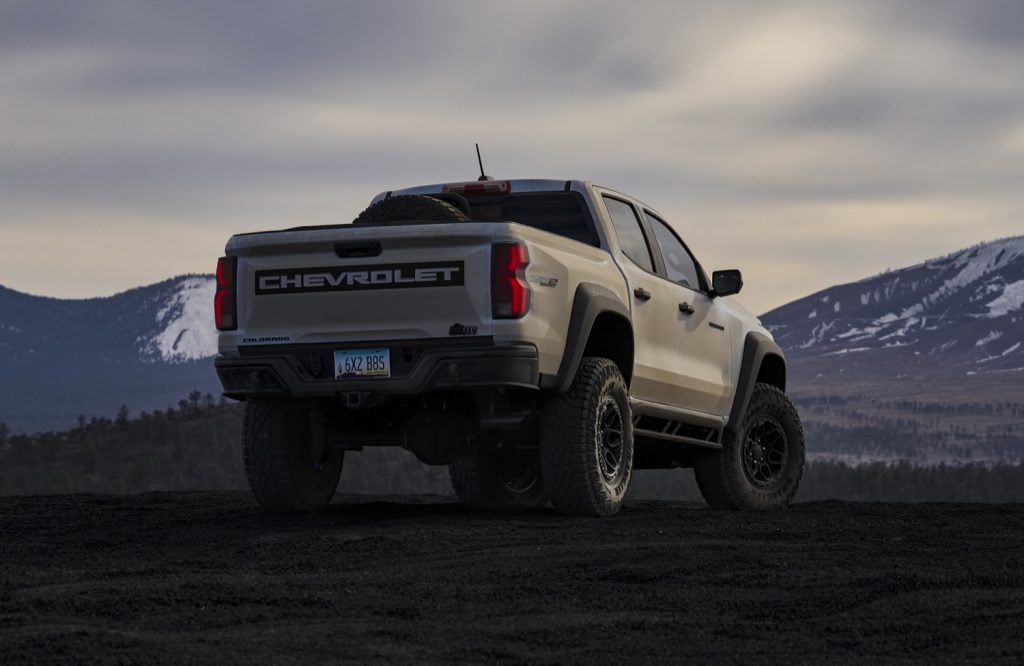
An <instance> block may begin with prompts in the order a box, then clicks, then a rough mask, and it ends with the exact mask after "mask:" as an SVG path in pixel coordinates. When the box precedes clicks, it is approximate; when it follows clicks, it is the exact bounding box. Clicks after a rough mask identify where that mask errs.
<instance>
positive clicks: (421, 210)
mask: <svg viewBox="0 0 1024 666" xmlns="http://www.w3.org/2000/svg"><path fill="white" fill-rule="evenodd" d="M406 220H430V221H434V222H466V221H468V220H469V217H467V216H466V214H465V213H463V212H462V211H461V210H459V209H458V208H456V207H455V206H453V205H451V204H450V203H447V202H444V201H441V200H440V199H435V198H434V197H428V196H424V195H418V194H403V195H400V196H397V197H388V198H387V199H381V200H380V201H378V202H377V203H374V204H370V205H369V206H367V208H366V210H364V211H363V212H362V213H360V214H359V217H357V218H356V219H355V220H353V221H352V224H374V223H378V222H404V221H406Z"/></svg>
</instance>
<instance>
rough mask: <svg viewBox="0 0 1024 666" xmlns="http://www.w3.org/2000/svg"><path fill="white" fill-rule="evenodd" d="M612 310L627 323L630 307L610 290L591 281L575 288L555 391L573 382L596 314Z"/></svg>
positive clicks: (562, 391) (560, 391)
mask: <svg viewBox="0 0 1024 666" xmlns="http://www.w3.org/2000/svg"><path fill="white" fill-rule="evenodd" d="M606 312H611V313H614V314H617V315H619V316H621V317H622V318H623V319H625V320H626V321H627V322H630V328H632V322H631V320H630V317H629V308H628V306H626V304H624V303H623V302H622V301H621V300H620V299H619V298H618V297H617V296H616V295H615V294H614V293H613V292H612V291H611V290H610V289H608V288H607V287H602V286H601V285H598V284H594V283H592V282H581V283H580V284H579V285H578V286H577V287H576V293H575V295H574V296H573V300H572V315H571V317H570V319H569V329H568V332H567V333H566V336H565V350H564V351H563V352H562V362H561V363H560V364H559V365H558V375H557V376H556V377H555V378H554V380H555V381H554V385H553V387H552V388H554V389H555V390H556V391H557V392H558V393H564V392H566V391H568V390H569V386H570V385H572V380H573V377H575V376H576V369H577V368H579V366H580V360H582V358H583V351H584V349H585V348H586V346H587V340H588V339H589V338H590V331H591V330H592V329H593V328H594V322H595V321H596V320H597V318H598V316H599V315H601V314H604V313H606Z"/></svg>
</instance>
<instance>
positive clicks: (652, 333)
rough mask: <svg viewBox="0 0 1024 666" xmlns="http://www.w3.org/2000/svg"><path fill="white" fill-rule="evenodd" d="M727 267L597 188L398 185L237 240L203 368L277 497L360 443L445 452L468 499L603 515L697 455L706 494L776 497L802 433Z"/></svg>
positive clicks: (778, 362)
mask: <svg viewBox="0 0 1024 666" xmlns="http://www.w3.org/2000/svg"><path fill="white" fill-rule="evenodd" d="M742 284H743V283H742V277H741V275H740V272H739V271H737V270H726V271H716V272H714V273H713V274H712V276H711V278H710V279H709V278H708V277H707V275H706V274H705V272H704V270H703V269H702V268H701V265H700V264H699V263H698V261H697V260H696V258H695V257H694V256H693V254H692V253H691V252H690V250H689V248H687V246H686V244H685V243H684V242H683V241H682V239H681V238H680V236H679V235H678V233H677V231H676V229H675V228H673V226H672V225H670V224H669V223H668V222H667V221H666V220H665V218H664V217H663V216H662V215H660V214H658V213H657V212H656V211H655V210H654V209H653V208H651V207H650V206H648V205H646V204H644V203H642V202H640V201H637V200H636V199H633V198H632V197H629V196H626V195H624V194H621V193H619V192H616V191H614V190H610V189H608V188H605V187H601V186H599V185H595V184H593V183H589V182H583V181H575V180H569V181H562V180H557V181H556V180H490V179H489V180H480V181H472V182H464V183H448V184H438V185H429V186H423V187H414V188H409V189H405V190H398V191H393V192H385V193H383V194H380V195H378V196H377V197H376V198H375V199H374V200H373V202H372V203H371V204H370V206H369V207H368V208H367V209H366V210H365V211H363V213H362V214H360V215H359V217H358V218H356V219H355V221H354V222H353V223H351V224H339V225H331V226H318V227H296V228H293V229H285V230H282V231H271V232H262V233H251V234H239V235H236V236H233V237H232V238H231V239H230V240H229V241H228V244H227V250H226V256H224V257H222V258H221V259H220V262H219V264H218V267H217V295H216V299H215V310H216V320H217V327H218V329H219V330H220V336H219V351H220V353H219V355H218V356H217V359H216V361H215V363H216V369H217V373H218V375H219V377H220V380H221V383H222V384H223V386H224V393H225V395H227V396H229V397H231V398H236V399H239V400H244V401H245V402H246V411H245V428H244V442H243V456H244V461H245V470H246V475H247V477H248V480H249V485H250V488H251V489H252V492H253V494H254V495H255V497H256V500H257V501H258V502H259V504H260V505H261V506H263V507H264V508H266V509H267V510H270V511H282V512H287V511H313V510H317V509H319V508H321V507H323V506H324V505H326V504H327V503H328V502H330V500H331V497H332V496H333V495H334V492H335V490H336V487H337V485H338V479H339V475H340V473H341V467H342V463H343V460H344V455H345V452H346V451H358V450H361V449H363V448H364V447H367V446H401V447H404V448H406V449H408V450H410V451H412V452H413V453H414V454H415V455H416V456H417V457H418V458H419V459H420V460H422V461H423V462H424V463H427V464H432V465H448V466H449V471H450V476H451V480H452V485H453V487H454V490H455V492H456V493H457V494H458V496H459V497H460V498H461V499H462V500H463V501H464V502H466V503H469V504H473V505H477V506H486V507H503V508H529V507H538V506H544V505H546V504H547V503H549V502H550V504H552V505H553V506H554V508H555V509H556V510H557V511H559V512H561V513H565V514H571V515H610V514H614V513H615V512H617V511H618V510H619V507H620V505H621V503H622V500H623V497H624V496H625V494H626V491H627V489H628V487H629V482H630V477H631V473H632V470H634V469H651V468H669V467H692V468H694V470H695V474H696V478H697V481H698V484H699V486H700V489H701V492H702V493H703V495H704V497H705V499H706V500H707V502H708V504H709V505H710V506H712V507H714V508H722V509H774V508H781V507H784V506H786V505H787V504H788V502H789V501H790V500H791V499H792V497H793V495H794V494H795V492H796V489H797V485H798V484H799V481H800V476H801V474H802V471H803V465H804V441H803V428H802V426H801V424H800V419H799V417H798V416H797V413H796V411H795V409H794V408H793V406H792V404H791V402H790V401H789V399H788V398H787V397H786V394H785V389H786V365H785V359H784V357H783V354H782V351H781V350H780V349H779V347H778V346H777V345H776V344H775V343H774V342H773V340H772V337H771V335H770V334H769V333H768V331H766V330H765V329H764V328H763V327H762V326H761V325H760V322H758V320H757V319H756V318H755V317H754V316H752V315H751V314H750V313H749V312H748V311H746V310H745V309H744V308H743V307H741V306H740V305H739V304H738V303H736V302H735V300H734V299H732V298H729V296H731V295H733V294H735V293H737V292H738V291H739V290H740V288H741V287H742Z"/></svg>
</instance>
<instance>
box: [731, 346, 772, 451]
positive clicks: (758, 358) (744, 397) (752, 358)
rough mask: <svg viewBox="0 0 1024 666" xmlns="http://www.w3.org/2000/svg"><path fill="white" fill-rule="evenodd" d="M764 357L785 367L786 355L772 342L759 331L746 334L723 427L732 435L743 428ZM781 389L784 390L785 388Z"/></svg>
mask: <svg viewBox="0 0 1024 666" xmlns="http://www.w3.org/2000/svg"><path fill="white" fill-rule="evenodd" d="M766 356H777V357H779V360H781V361H782V364H783V367H785V364H786V355H785V354H784V353H783V352H782V348H781V347H779V345H777V344H776V343H775V341H774V340H772V339H771V338H769V337H768V336H767V335H765V334H764V333H761V332H759V331H750V332H749V333H747V337H746V339H745V340H744V341H743V357H742V361H741V364H740V372H739V376H738V377H737V379H736V398H735V400H733V403H732V409H731V410H730V411H729V420H728V421H727V423H726V426H725V427H726V429H727V430H729V431H730V432H732V433H734V434H735V433H738V432H739V431H740V430H741V429H742V428H743V416H744V414H746V412H747V405H749V404H750V396H752V395H753V394H754V384H755V383H756V382H757V375H758V372H760V370H761V362H762V361H764V359H765V357H766ZM782 388H783V390H785V386H783V387H782Z"/></svg>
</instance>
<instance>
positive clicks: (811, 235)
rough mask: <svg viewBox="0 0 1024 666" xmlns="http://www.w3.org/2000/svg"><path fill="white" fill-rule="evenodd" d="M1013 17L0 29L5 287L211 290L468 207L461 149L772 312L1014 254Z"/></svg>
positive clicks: (904, 7) (838, 8) (1020, 161)
mask: <svg viewBox="0 0 1024 666" xmlns="http://www.w3.org/2000/svg"><path fill="white" fill-rule="evenodd" d="M1020 7H1021V5H1020V3H1016V2H1008V3H1002V2H980V3H970V4H964V3H959V2H939V3H934V2H923V1H922V2H908V3H888V2H865V3H856V4H852V5H833V4H827V5H822V4H820V3H809V2H788V3H772V4H764V3H757V2H753V1H750V2H740V3H713V4H709V3H658V2H638V3H634V4H632V5H630V6H629V11H624V10H623V7H622V5H620V4H619V3H611V2H564V3H550V2H524V3H516V5H515V7H514V8H513V7H511V6H509V5H507V4H498V3H473V4H467V3H461V2H433V3H420V2H368V1H365V2H346V3H337V2H313V1H308V2H303V3H298V4H295V3H284V2H218V3H205V2H194V1H188V2H178V3H156V4H154V3H134V2H109V1H101V0H96V1H94V2H79V3H58V2H52V3H51V2H31V3H27V2H26V3H8V4H6V5H4V6H3V7H2V8H0V58H2V59H3V62H4V67H3V68H0V88H2V89H3V90H4V91H5V95H4V98H3V100H2V103H0V283H2V284H5V285H7V286H11V287H14V288H22V289H25V290H28V291H35V292H41V291H43V292H47V293H52V294H55V295H72V294H74V295H87V294H94V293H100V292H107V293H109V292H110V291H114V290H117V289H120V288H128V287H131V286H134V285H135V284H139V283H143V282H153V281H156V280H159V279H163V278H165V277H168V276H169V275H170V274H173V273H179V272H186V271H205V270H209V265H210V263H211V260H212V258H215V256H216V255H217V254H219V252H220V246H221V245H222V243H223V240H225V239H226V238H227V236H228V235H229V234H231V233H233V232H236V231H243V230H245V231H248V230H255V229H268V228H277V227H283V226H291V225H294V224H299V223H303V224H315V223H328V222H338V221H343V220H346V219H351V217H354V216H355V215H356V214H357V213H358V212H359V211H360V210H361V209H362V208H363V207H364V206H365V205H366V203H367V202H368V201H369V199H370V198H371V197H372V196H373V195H374V194H376V193H377V192H379V191H381V190H385V189H393V188H396V187H401V186H406V185H412V184H417V183H424V182H439V181H447V180H457V179H464V178H471V177H473V176H474V175H475V169H476V164H475V155H474V153H473V149H472V144H473V143H474V142H476V141H479V142H480V143H481V144H482V147H483V151H484V158H485V161H486V165H487V168H488V171H489V172H491V173H494V174H495V175H498V176H507V177H514V176H519V177H556V178H568V177H578V178H588V179H593V180H597V181H600V182H603V183H605V184H607V185H610V186H612V187H615V188H617V189H620V190H623V191H626V192H630V193H632V194H635V195H636V196H638V197H640V198H642V199H644V200H646V201H649V202H650V203H651V204H652V205H654V206H655V207H656V208H658V209H660V210H661V212H662V213H663V214H665V215H666V216H667V217H668V218H669V220H670V221H672V222H673V223H674V224H675V225H676V226H677V227H678V228H679V229H680V231H681V232H682V233H683V234H684V236H685V237H686V238H687V240H688V241H689V242H690V243H691V244H692V245H694V246H695V247H696V248H697V250H698V251H699V252H701V257H702V259H703V260H704V261H705V263H708V264H711V265H715V266H725V265H729V266H733V265H738V266H740V267H741V268H743V267H747V266H749V267H750V271H751V272H752V273H753V274H754V275H755V276H756V277H757V280H756V281H754V282H752V281H748V285H753V284H757V285H763V286H757V287H750V288H749V289H748V290H747V291H745V292H744V296H745V297H747V301H748V303H749V304H750V305H751V307H752V308H753V309H754V310H757V311H763V310H766V309H769V308H770V307H774V306H776V305H779V304H781V303H782V302H785V301H786V300H789V299H791V298H795V297H798V296H801V295H803V294H804V293H809V292H811V291H814V290H817V289H819V288H823V287H826V286H829V285H830V284H833V283H834V282H836V281H838V280H839V279H840V278H843V279H855V278H857V277H863V276H865V275H868V274H871V273H873V272H877V271H880V270H882V269H884V268H887V267H890V266H897V265H902V264H905V263H910V262H912V261H917V260H920V259H923V258H925V257H926V256H927V255H925V256H922V253H923V252H933V253H935V254H941V253H943V252H946V251H950V250H953V249H956V248H957V247H958V246H959V245H967V244H971V243H973V242H977V241H980V240H985V239H988V238H994V237H997V236H1001V235H1007V234H1008V233H1013V230H1014V229H1018V230H1019V228H1020V227H1019V224H1020V217H1021V214H1022V213H1024V194H1022V193H1021V191H1022V188H1021V187H1020V182H1019V175H1018V174H1020V173H1024V149H1022V148H1021V146H1024V139H1022V138H1021V137H1022V136H1024V133H1022V132H1024V130H1022V129H1021V128H1024V90H1022V89H1021V86H1020V85H1019V81H1020V76H1019V63H1020V62H1022V61H1024V43H1022V42H1020V41H1019V40H1018V39H1014V29H1013V26H1019V25H1020V24H1021V12H1022V10H1021V9H1020ZM1015 225H1016V226H1015ZM115 230H116V231H115ZM55 238H58V239H59V240H57V241H54V240H53V239H55ZM151 238H159V239H160V244H161V246H162V247H163V248H164V249H163V254H162V256H161V260H160V261H155V262H145V261H134V260H132V261H103V260H100V261H97V256H103V253H110V255H111V256H116V257H119V258H120V257H124V256H129V255H130V256H133V257H134V256H144V255H145V254H146V253H147V252H151V251H152V245H153V244H152V243H151V242H150V239H151ZM190 240H191V241H193V242H192V243H191V244H190V243H189V241H190ZM47 247H50V248H61V249H60V251H59V254H60V262H59V265H60V266H62V269H63V270H64V271H65V273H66V276H67V279H65V280H63V282H62V281H60V280H53V279H52V277H43V276H52V265H53V257H52V256H47V253H46V252H44V251H42V250H43V249H44V248H47ZM83 247H95V248H96V252H94V253H85V252H81V248H83ZM196 248H202V249H201V250H197V249H196ZM879 248H882V249H879ZM901 257H905V259H902V260H901ZM175 262H178V263H175ZM175 266H177V268H175Z"/></svg>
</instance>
